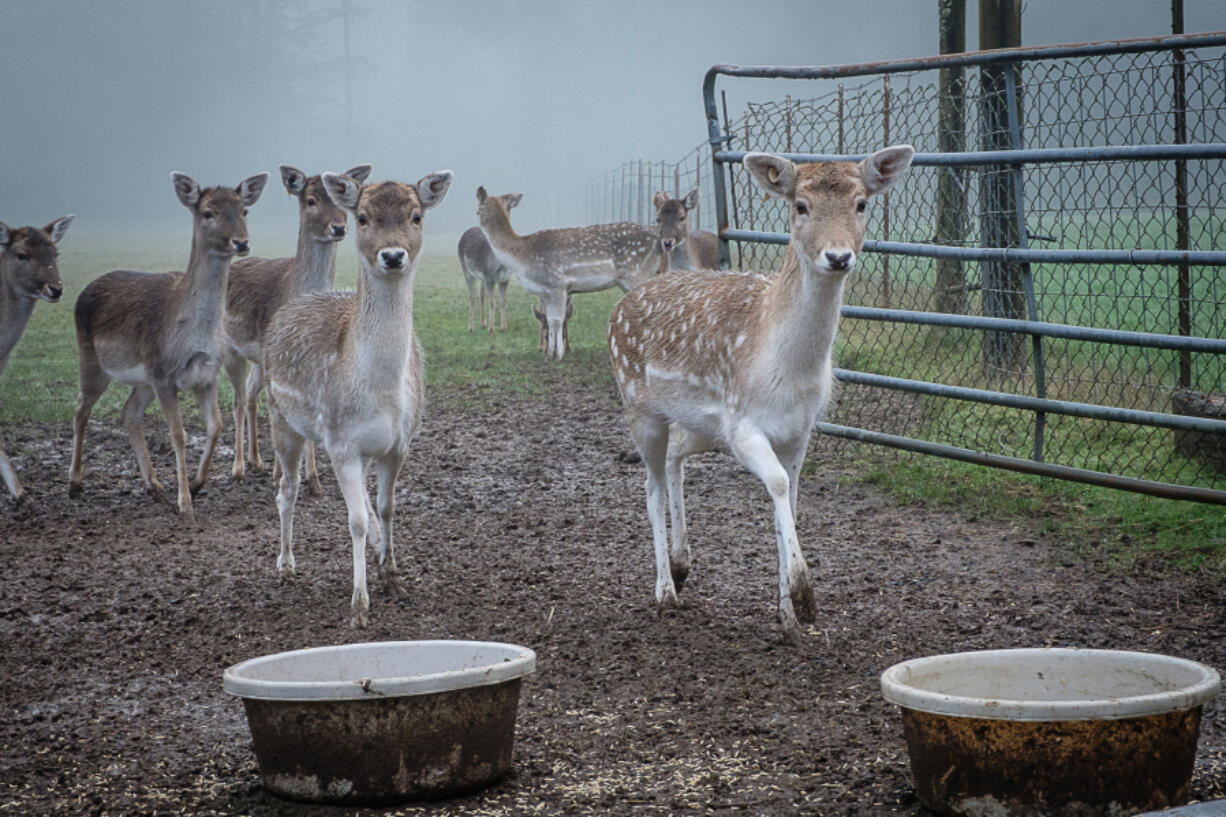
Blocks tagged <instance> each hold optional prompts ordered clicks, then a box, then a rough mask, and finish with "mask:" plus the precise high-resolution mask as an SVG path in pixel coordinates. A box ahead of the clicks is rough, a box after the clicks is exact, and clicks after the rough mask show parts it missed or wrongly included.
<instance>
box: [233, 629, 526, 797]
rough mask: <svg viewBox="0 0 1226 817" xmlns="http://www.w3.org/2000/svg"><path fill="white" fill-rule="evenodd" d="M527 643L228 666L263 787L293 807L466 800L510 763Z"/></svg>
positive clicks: (425, 646) (338, 649) (390, 644)
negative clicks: (298, 802)
mask: <svg viewBox="0 0 1226 817" xmlns="http://www.w3.org/2000/svg"><path fill="white" fill-rule="evenodd" d="M535 668H536V655H535V653H533V652H532V650H530V649H527V648H526V647H519V646H516V645H513V644H499V643H493V642H482V641H387V642H373V643H366V644H347V645H341V646H335V647H316V648H312V649H306V650H295V651H293V652H284V653H278V654H276V655H266V656H262V657H260V658H252V659H251V660H249V661H244V662H242V663H240V664H235V665H234V666H232V667H230V668H229V669H227V670H226V671H225V674H224V676H223V686H224V688H225V691H226V692H228V693H230V694H231V695H236V696H238V697H241V698H242V699H243V704H244V706H245V707H246V710H247V723H248V725H249V726H250V728H251V738H252V743H253V744H254V746H255V754H256V758H257V759H258V761H259V764H260V773H261V775H262V776H263V778H264V786H265V787H266V788H267V789H268V790H269V791H271V792H273V793H274V794H277V795H280V796H282V797H288V798H291V799H294V800H305V801H311V802H326V803H345V804H353V803H360V804H387V803H397V802H404V801H407V800H424V799H430V798H436V797H445V796H449V795H454V794H461V793H464V792H467V791H472V790H474V789H478V788H480V787H482V786H485V785H487V784H489V783H491V782H493V781H495V780H497V779H499V778H500V777H502V776H504V775H505V774H506V773H507V772H508V771H510V768H511V749H512V746H513V743H514V740H515V715H516V710H517V708H518V704H519V689H520V683H521V680H522V677H523V676H524V675H527V674H528V673H531V672H532V671H533V670H535Z"/></svg>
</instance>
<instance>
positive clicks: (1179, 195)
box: [1171, 0, 1192, 389]
mask: <svg viewBox="0 0 1226 817" xmlns="http://www.w3.org/2000/svg"><path fill="white" fill-rule="evenodd" d="M1171 33H1172V34H1175V35H1178V34H1182V33H1183V0H1171ZM1171 59H1172V68H1173V69H1174V74H1175V76H1174V80H1175V82H1174V86H1175V87H1174V97H1175V98H1174V100H1173V104H1174V107H1175V143H1176V144H1179V145H1182V144H1184V143H1185V142H1187V141H1188V102H1187V89H1186V83H1187V74H1186V68H1185V67H1184V53H1183V50H1182V49H1179V48H1176V49H1175V50H1174V51H1172V52H1171ZM1190 246H1191V230H1190V228H1189V225H1188V163H1187V162H1186V161H1183V160H1181V159H1177V160H1176V161H1175V249H1177V250H1185V251H1186V250H1187V249H1188V248H1189V247H1190ZM1177 276H1178V285H1177V286H1178V290H1179V318H1178V320H1179V334H1181V335H1191V334H1192V273H1191V270H1190V269H1189V267H1188V265H1187V264H1180V265H1179V270H1178V272H1177ZM1179 387H1180V388H1181V389H1190V388H1192V353H1191V352H1180V354H1179Z"/></svg>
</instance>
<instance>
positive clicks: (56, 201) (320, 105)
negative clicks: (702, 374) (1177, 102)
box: [0, 0, 1226, 251]
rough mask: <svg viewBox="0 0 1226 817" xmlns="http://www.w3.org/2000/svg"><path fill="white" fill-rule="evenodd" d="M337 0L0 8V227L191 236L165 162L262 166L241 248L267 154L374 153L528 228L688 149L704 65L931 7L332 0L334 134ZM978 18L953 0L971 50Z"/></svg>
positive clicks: (748, 86)
mask: <svg viewBox="0 0 1226 817" xmlns="http://www.w3.org/2000/svg"><path fill="white" fill-rule="evenodd" d="M345 7H346V0H208V2H188V1H187V0H104V1H103V0H39V2H35V0H0V221H4V222H5V223H7V224H10V225H13V226H18V225H24V224H36V225H42V224H45V223H47V222H48V221H50V220H51V219H53V218H55V217H56V216H59V215H61V214H63V213H66V212H75V213H77V214H78V216H79V218H78V221H77V223H76V225H74V231H75V232H82V233H83V232H87V231H105V230H113V229H116V228H126V229H130V230H132V231H136V232H139V231H151V230H159V231H164V230H166V229H171V230H174V229H179V228H182V229H183V230H184V231H186V230H187V229H188V228H189V222H188V220H187V218H186V216H185V214H183V213H182V211H181V209H180V207H181V205H179V204H178V201H177V200H176V198H175V196H174V192H173V190H172V188H171V183H170V176H169V174H170V172H171V171H172V170H179V171H183V172H186V173H189V174H191V175H193V176H195V177H196V178H197V180H198V181H200V182H201V183H202V184H204V185H214V184H223V183H224V184H228V185H234V184H237V183H238V182H239V181H240V180H242V179H243V178H245V177H247V176H249V175H251V174H253V173H256V172H259V171H261V170H266V171H269V172H271V173H272V174H273V176H274V181H273V182H272V184H271V185H270V187H269V188H268V190H267V191H266V193H265V196H264V199H263V200H262V201H261V202H259V203H258V204H257V205H256V207H255V208H253V210H252V215H251V230H252V235H253V239H256V242H255V243H257V245H258V235H259V232H260V231H268V232H276V233H289V234H292V233H293V232H294V231H295V230H296V229H297V221H296V219H297V214H296V209H295V207H294V205H293V204H292V203H291V202H290V201H289V200H288V199H287V197H286V196H284V195H283V194H282V189H281V187H280V183H279V177H278V175H277V172H276V169H277V166H278V165H279V164H281V163H289V164H293V165H296V166H297V167H300V168H301V169H303V170H305V171H306V172H308V173H318V172H321V171H323V170H344V169H345V168H348V167H350V166H352V165H355V164H359V163H363V162H368V163H370V164H372V165H374V173H373V175H372V179H375V180H380V179H388V178H392V179H398V180H401V181H415V180H416V179H418V178H420V177H421V176H423V175H425V174H426V173H428V172H431V171H434V170H438V169H442V168H449V169H451V170H453V171H455V174H456V180H455V183H454V185H453V187H452V190H451V193H450V194H449V196H448V198H447V200H446V201H444V202H443V204H442V205H440V207H439V209H438V211H436V212H435V213H433V214H431V216H430V217H429V219H428V222H427V223H428V225H429V226H432V227H434V228H435V229H437V230H439V231H446V232H449V233H455V232H459V231H461V230H462V229H464V227H466V226H468V225H470V224H472V223H475V204H476V203H475V198H474V191H475V189H476V187H477V186H478V185H485V186H486V187H487V188H489V189H490V190H492V191H496V192H506V191H512V190H513V191H519V192H523V193H525V194H526V196H525V200H524V206H523V207H521V208H520V209H519V210H517V211H516V223H517V227H519V228H520V229H521V231H528V230H532V229H540V228H542V227H546V226H555V225H556V226H560V225H562V224H567V223H575V221H576V220H575V218H571V217H569V216H571V215H572V214H570V213H567V212H558V210H559V205H558V202H561V201H565V200H566V195H565V193H566V191H571V190H574V189H576V188H581V187H582V186H583V185H585V184H586V183H588V182H589V180H591V179H592V178H595V177H599V176H600V175H601V174H602V173H603V172H604V170H606V169H608V168H612V167H615V166H617V165H618V164H620V163H621V162H623V161H625V160H627V159H632V158H640V157H641V158H646V159H653V160H660V159H664V160H668V161H675V160H677V159H680V158H681V157H682V156H684V155H685V154H686V153H687V152H688V151H689V150H691V149H692V148H694V147H695V146H696V145H698V144H699V143H700V142H702V141H703V139H704V138H705V135H706V131H705V122H704V119H703V110H702V100H701V83H702V78H703V74H704V73H705V71H706V69H707V68H708V67H710V66H711V65H712V64H715V63H733V64H744V65H749V64H778V65H829V64H838V63H851V62H866V61H876V60H884V59H893V58H900V57H918V56H927V55H930V54H933V53H935V52H936V49H937V17H936V8H937V0H859V2H848V1H847V0H840V1H839V2H834V1H832V0H754V2H745V0H738V1H737V2H731V0H600V1H599V2H597V0H503V1H502V2H498V1H497V0H437V1H436V0H407V1H406V0H348V7H349V10H350V13H349V21H350V31H349V43H350V52H351V53H350V59H349V83H348V84H349V87H350V89H351V95H350V97H351V108H352V124H351V125H347V118H346V92H345V89H346V79H345V77H346V71H345V59H344V53H345V36H344V25H343V21H344V15H343V9H344V8H345ZM977 13H978V3H977V2H975V0H970V2H969V3H968V8H967V17H968V31H967V46H968V49H974V47H975V45H976V43H977V33H976V15H977ZM1185 21H1186V30H1187V31H1189V32H1196V31H1208V30H1213V29H1222V28H1226V2H1223V1H1222V0H1185ZM1022 31H1023V43H1024V44H1026V45H1041V44H1049V43H1061V42H1080V41H1086V40H1102V39H1114V38H1122V37H1141V36H1151V35H1162V34H1167V33H1169V32H1170V0H1028V2H1027V3H1026V5H1025V11H1024V15H1023V20H1022ZM721 82H722V81H721ZM721 87H729V85H727V84H725V85H721ZM812 92H813V89H811V88H810V89H806V88H805V87H804V83H800V82H792V83H782V84H781V83H773V84H772V83H761V82H758V83H753V82H741V83H740V84H738V85H736V86H735V87H734V88H732V87H730V89H729V98H730V107H732V108H733V110H732V111H731V113H732V115H733V118H735V117H736V116H737V114H738V113H739V110H738V109H737V106H738V105H739V104H740V103H741V102H742V101H743V100H744V99H745V98H750V99H764V98H767V97H770V96H781V95H782V94H783V93H791V94H792V95H793V96H805V95H806V94H807V93H812ZM534 202H535V203H536V204H537V205H538V206H536V207H533V206H532V205H533V203H534ZM548 203H552V205H551V206H546V205H547V204H548ZM562 209H566V208H562ZM551 220H552V221H553V222H554V223H553V224H551V223H549V222H550V221H551ZM427 241H429V239H428V238H427ZM257 251H258V250H257Z"/></svg>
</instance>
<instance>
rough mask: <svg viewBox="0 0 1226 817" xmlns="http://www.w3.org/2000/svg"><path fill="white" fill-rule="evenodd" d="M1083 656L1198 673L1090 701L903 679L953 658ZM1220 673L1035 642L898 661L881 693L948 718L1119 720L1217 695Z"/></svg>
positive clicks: (1163, 659)
mask: <svg viewBox="0 0 1226 817" xmlns="http://www.w3.org/2000/svg"><path fill="white" fill-rule="evenodd" d="M1053 655H1054V656H1060V657H1067V656H1072V655H1084V656H1089V657H1097V658H1108V659H1114V660H1120V659H1132V660H1134V661H1135V660H1140V661H1143V662H1145V664H1146V665H1147V666H1150V667H1153V666H1159V665H1166V666H1175V667H1179V668H1180V669H1181V670H1183V671H1188V672H1191V673H1193V674H1195V675H1197V676H1198V677H1197V678H1195V680H1193V681H1192V682H1191V683H1189V684H1187V685H1185V686H1182V687H1180V688H1178V689H1174V690H1167V691H1164V692H1157V693H1151V694H1145V695H1129V696H1123V697H1117V698H1110V697H1104V698H1100V699H1095V700H1081V701H1060V700H1024V699H1008V698H981V697H971V696H965V695H951V694H948V693H943V692H934V691H931V690H925V689H920V688H918V687H915V686H912V685H910V684H909V683H908V679H909V678H910V676H911V674H912V673H914V672H916V671H922V670H925V669H931V668H935V667H938V666H950V665H951V664H953V663H955V662H957V661H967V662H971V661H973V660H976V659H978V660H981V661H982V660H984V659H986V660H988V661H992V660H996V659H1001V658H1011V659H1012V658H1040V657H1043V656H1046V657H1049V658H1050V657H1051V656H1053ZM1221 686H1222V682H1221V676H1220V675H1219V674H1218V672H1217V671H1216V670H1215V669H1213V668H1212V667H1208V666H1206V665H1204V664H1201V663H1200V662H1197V661H1192V660H1190V659H1186V658H1177V657H1174V656H1169V655H1163V654H1161V653H1150V652H1139V651H1133V650H1107V649H1081V648H1077V647H1035V648H1017V649H1001V650H975V651H968V652H958V653H944V654H941V655H931V656H924V657H921V658H912V659H910V660H907V661H902V662H899V663H897V664H894V665H893V666H891V667H889V668H888V669H886V670H885V671H884V672H882V673H881V693H882V695H883V696H884V697H885V699H886V700H887V701H889V702H890V703H893V704H897V705H898V706H901V707H903V708H905V709H911V710H916V711H919V712H926V713H929V714H933V715H946V716H951V717H963V718H980V719H988V720H1009V721H1083V720H1119V719H1123V718H1137V717H1145V716H1149V715H1160V714H1164V713H1168V712H1176V711H1180V710H1186V709H1192V708H1194V707H1199V706H1202V705H1203V704H1205V703H1206V702H1208V701H1211V700H1213V699H1214V698H1216V697H1217V695H1218V693H1219V692H1220V691H1221Z"/></svg>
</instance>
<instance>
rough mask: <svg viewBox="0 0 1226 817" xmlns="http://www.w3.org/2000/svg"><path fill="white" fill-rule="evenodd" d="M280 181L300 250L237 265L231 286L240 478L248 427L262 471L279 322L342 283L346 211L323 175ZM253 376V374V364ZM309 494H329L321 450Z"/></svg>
mask: <svg viewBox="0 0 1226 817" xmlns="http://www.w3.org/2000/svg"><path fill="white" fill-rule="evenodd" d="M280 169H281V183H282V184H283V185H285V190H286V192H288V193H289V194H290V195H291V196H293V197H294V198H296V199H297V200H298V251H297V252H296V253H295V254H294V257H293V258H244V259H241V260H239V261H235V262H234V264H233V265H232V266H231V267H230V280H229V283H228V285H227V287H226V319H225V327H226V338H227V340H228V341H229V348H228V349H226V351H225V354H224V355H223V359H222V363H223V365H224V366H225V369H226V377H227V378H229V380H230V385H231V386H233V387H234V468H233V470H232V472H231V473H232V474H233V476H234V478H235V479H238V480H241V479H242V478H243V476H244V474H245V472H246V462H245V461H244V456H243V437H244V426H248V427H249V428H250V431H249V432H248V435H247V442H248V446H247V456H249V457H250V459H251V470H252V471H260V470H262V469H263V463H261V462H260V444H259V439H258V434H257V431H256V428H257V426H256V407H257V404H258V402H259V397H260V391H261V389H263V388H264V382H263V370H262V369H261V364H262V362H263V360H264V351H263V343H264V333H265V332H266V331H267V330H268V324H269V323H270V322H271V321H272V316H273V315H274V314H276V311H277V310H278V309H280V308H281V306H282V305H284V304H285V303H286V302H288V301H289V300H290V299H291V298H294V297H296V296H298V295H301V294H303V293H304V292H318V291H319V290H323V289H332V287H333V285H334V284H335V283H336V247H337V244H339V243H340V242H341V240H343V239H344V238H345V233H346V223H345V211H344V210H342V209H341V208H340V207H338V206H337V205H336V204H334V203H333V202H332V200H331V199H330V198H328V192H327V191H326V190H325V189H324V186H323V182H322V181H321V180H320V177H319V176H310V177H308V176H307V175H306V174H305V173H303V172H302V171H301V170H299V169H298V168H296V167H293V166H291V165H281V168H280ZM345 175H347V176H350V177H352V178H354V179H357V180H358V181H359V182H363V181H365V180H366V177H367V176H369V175H370V165H358V166H357V167H355V168H352V169H351V170H348V171H346V173H345ZM249 362H250V364H251V372H250V374H247V367H248V363H249ZM306 453H307V467H306V471H307V490H308V491H309V492H310V494H311V495H312V496H318V495H319V494H320V493H322V491H321V490H320V487H319V474H318V472H317V470H316V467H315V447H314V446H307V452H306Z"/></svg>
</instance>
